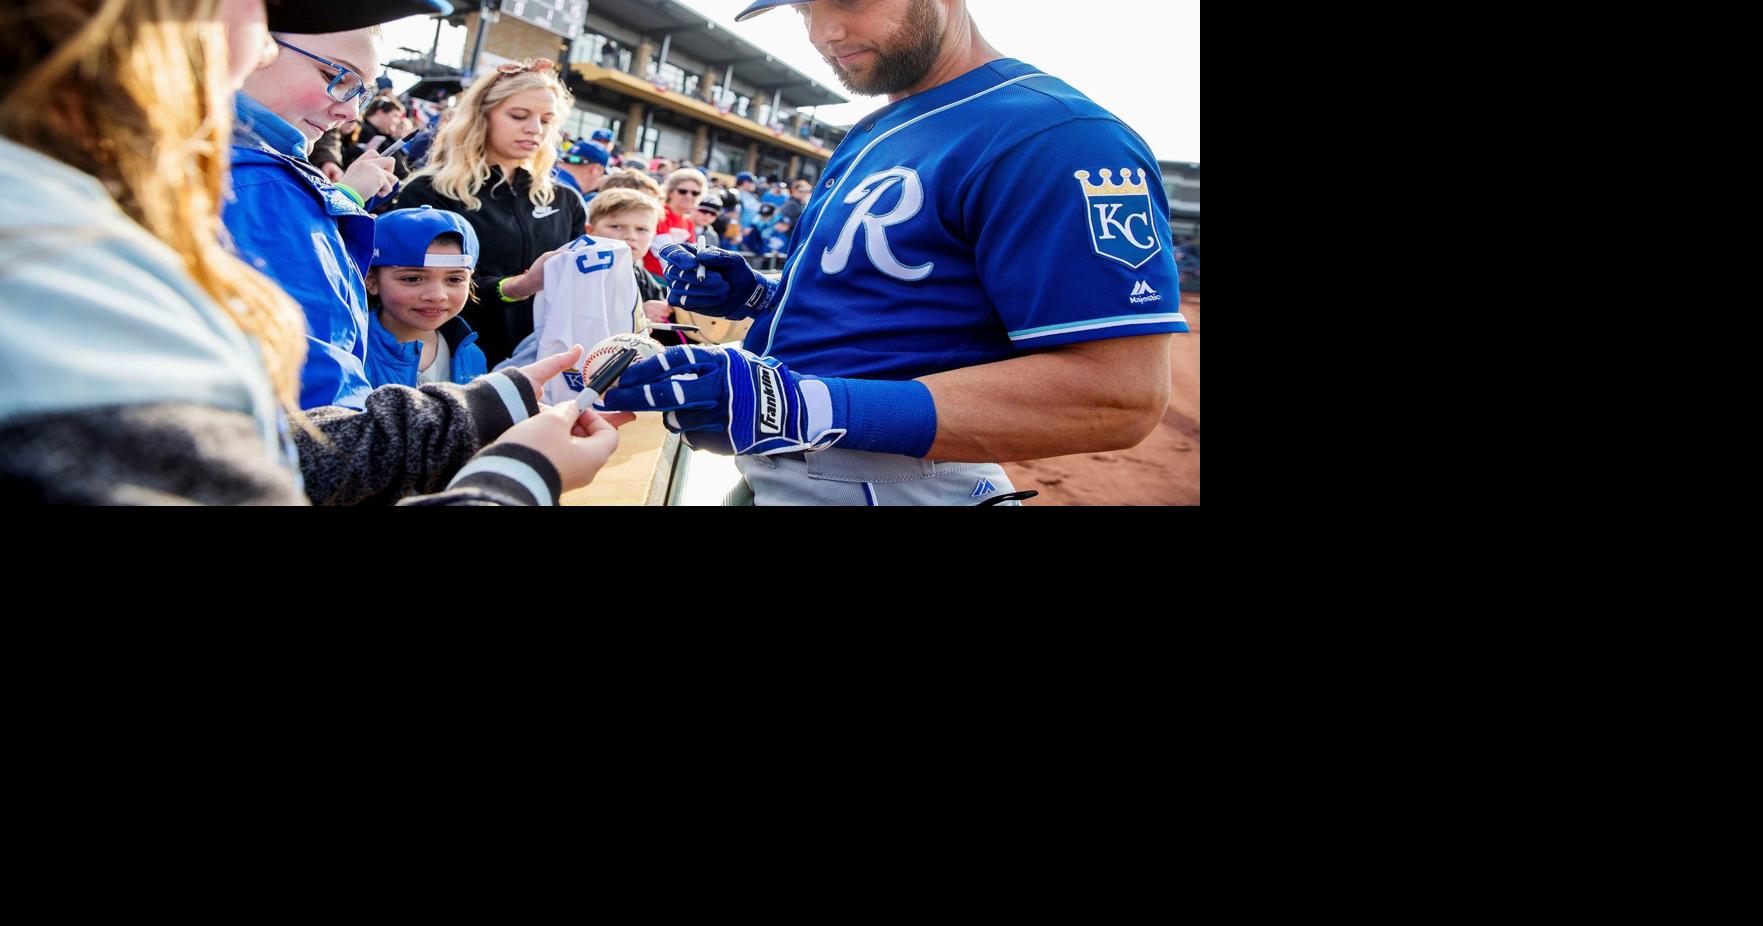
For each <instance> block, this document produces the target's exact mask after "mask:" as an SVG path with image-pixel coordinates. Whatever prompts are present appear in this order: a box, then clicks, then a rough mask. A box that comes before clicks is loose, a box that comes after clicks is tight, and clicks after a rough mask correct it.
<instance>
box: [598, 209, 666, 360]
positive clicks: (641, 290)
mask: <svg viewBox="0 0 1763 926" xmlns="http://www.w3.org/2000/svg"><path fill="white" fill-rule="evenodd" d="M661 209H662V206H661V201H660V200H658V199H656V198H654V197H653V196H650V195H648V194H647V193H643V192H640V191H638V190H628V189H615V190H609V191H607V192H604V193H601V194H600V195H599V196H596V197H594V202H593V203H592V204H591V205H589V206H588V234H590V235H593V236H594V237H596V238H613V239H616V240H618V241H622V242H624V243H625V244H628V245H630V249H631V255H632V257H633V260H632V261H631V263H632V268H633V269H634V270H635V271H636V274H637V298H639V299H641V300H642V301H643V314H644V315H645V316H647V317H648V319H649V321H651V322H666V321H668V320H669V319H671V318H672V317H673V309H671V308H669V307H668V305H667V284H666V283H665V282H663V281H662V280H660V279H657V278H656V277H655V276H654V275H653V274H651V273H650V272H649V271H647V270H644V269H643V263H642V259H641V255H644V254H647V253H649V243H650V242H651V241H654V240H655V227H656V225H657V224H658V223H659V222H660V220H661ZM649 337H651V338H653V339H655V340H656V341H658V342H660V343H662V344H670V345H671V344H684V343H685V341H684V339H682V338H681V337H680V336H679V332H677V331H651V332H649Z"/></svg>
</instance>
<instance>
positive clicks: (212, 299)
mask: <svg viewBox="0 0 1763 926" xmlns="http://www.w3.org/2000/svg"><path fill="white" fill-rule="evenodd" d="M441 6H442V5H441V4H434V3H428V2H408V0H407V2H394V0H377V2H375V0H350V2H348V3H346V4H345V3H332V2H304V3H300V4H293V3H282V4H277V5H276V7H275V11H276V16H275V18H273V19H271V20H270V24H271V25H274V26H275V27H276V28H278V29H288V30H291V31H299V30H301V29H305V30H306V31H313V32H327V31H338V30H345V29H353V28H359V27H361V26H365V25H369V24H371V23H373V22H375V21H376V17H380V18H385V19H392V18H397V17H401V16H405V15H410V14H415V13H425V12H435V11H437V10H438V9H440V7H441ZM0 21H3V22H4V24H5V27H6V28H4V29H0V331H3V332H4V333H5V334H4V337H0V497H3V498H4V499H5V500H6V501H10V502H15V503H16V502H26V503H51V504H55V503H61V504H70V503H72V504H78V503H85V504H153V503H179V504H187V503H211V504H245V503H260V504H265V503H266V504H303V503H305V502H307V501H308V500H312V501H319V502H326V503H355V502H363V501H391V500H394V499H397V498H402V497H404V496H407V495H410V494H412V493H415V492H435V491H439V490H442V489H446V490H447V491H443V492H441V494H439V495H432V496H427V497H424V498H421V499H406V501H409V502H421V503H428V504H523V503H524V504H532V503H545V502H548V501H554V500H555V499H556V497H557V495H558V494H559V493H561V492H562V491H564V490H567V489H569V488H573V487H576V486H580V485H583V484H586V483H587V481H588V480H589V479H591V478H592V477H593V474H594V472H595V471H597V470H598V469H599V467H600V466H601V465H603V464H604V462H605V459H606V457H607V456H609V455H610V454H611V452H612V449H613V448H614V447H616V446H617V435H616V433H614V432H613V431H612V430H611V423H610V420H608V419H601V418H599V417H597V416H595V415H593V413H592V412H591V411H584V412H582V413H580V415H579V416H578V414H577V413H576V411H575V409H574V408H573V407H572V403H565V404H564V405H560V406H557V407H556V408H554V409H552V410H549V411H545V412H540V411H539V408H538V405H537V402H536V389H535V388H534V387H535V385H542V382H543V381H544V380H547V379H549V378H550V377H552V376H555V375H557V374H558V373H559V372H561V370H562V369H564V367H565V365H566V364H567V363H568V362H570V361H571V360H573V359H574V358H575V357H577V356H579V350H580V348H577V349H576V350H574V351H571V352H569V353H568V354H564V355H559V356H557V357H553V358H548V359H546V360H544V361H540V362H538V363H535V364H533V365H531V366H528V367H526V368H523V369H521V370H519V371H511V372H510V373H508V374H491V375H488V376H485V377H483V378H482V379H480V380H478V381H477V382H475V383H473V384H472V385H470V386H464V387H460V386H453V385H450V384H449V385H445V386H427V387H424V388H423V389H421V390H416V389H407V388H404V387H401V386H387V387H385V388H383V389H379V390H375V391H374V393H373V395H372V397H371V398H370V399H369V400H368V402H367V410H366V411H362V412H353V411H348V410H345V409H341V408H335V407H331V408H323V409H318V410H315V411H313V412H311V413H310V414H306V415H302V414H301V413H300V412H299V411H298V407H299V406H298V395H299V388H300V368H301V363H302V361H303V359H304V356H305V351H306V338H305V321H304V319H303V317H302V314H301V310H300V307H299V306H298V305H297V304H296V303H294V301H293V300H291V299H290V298H289V297H288V296H286V295H285V294H284V293H282V292H281V291H280V290H279V289H277V288H276V287H275V286H274V284H272V283H271V282H270V281H269V280H268V279H266V278H265V277H263V276H262V275H260V274H258V273H257V272H256V271H254V270H252V269H251V268H250V267H249V266H247V265H246V264H244V263H243V262H241V261H240V260H239V259H237V258H236V257H234V256H233V255H232V254H231V253H229V252H228V251H227V250H225V248H224V247H223V246H222V244H221V240H222V237H223V235H222V229H221V224H220V207H221V199H222V191H223V189H224V188H225V182H226V178H227V171H228V140H229V138H230V134H231V129H232V125H231V122H232V111H233V109H232V100H231V97H232V92H233V90H234V89H236V88H237V86H239V84H240V83H242V81H243V80H244V78H245V76H246V75H247V74H249V73H250V72H251V71H253V70H254V69H255V68H257V67H259V66H261V65H263V64H265V63H266V62H267V61H269V60H270V59H272V58H273V57H274V56H275V54H276V50H277V46H275V45H273V44H271V43H270V42H269V40H268V34H267V32H266V29H265V8H264V2H263V0H51V2H33V3H30V4H19V3H15V2H11V0H8V2H6V3H4V4H3V5H0ZM623 420H628V419H623ZM515 422H519V423H515ZM492 440H493V441H494V442H493V443H491V441H492ZM485 444H488V446H484V445H485ZM480 447H482V448H483V449H482V451H481V452H478V451H479V448H480ZM474 454H475V455H474ZM449 480H452V481H451V484H449ZM302 487H304V492H303V491H302Z"/></svg>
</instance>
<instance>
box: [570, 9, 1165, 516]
mask: <svg viewBox="0 0 1763 926" xmlns="http://www.w3.org/2000/svg"><path fill="white" fill-rule="evenodd" d="M784 5H789V6H792V7H794V8H795V10H796V12H797V13H798V14H799V15H801V16H802V19H803V23H804V25H805V26H806V28H807V30H808V37H809V40H810V41H811V42H813V44H814V47H815V48H816V50H818V51H819V52H820V53H821V55H822V56H823V57H825V58H826V60H827V62H828V63H829V64H830V65H831V66H832V68H833V70H834V71H835V72H836V73H837V75H838V77H839V80H840V81H841V82H843V83H844V85H845V86H846V87H847V88H849V89H850V90H851V91H852V92H853V93H858V94H870V95H886V96H887V98H888V101H889V102H888V105H887V106H885V107H883V108H882V109H880V110H878V111H877V112H875V113H873V114H871V115H870V116H868V117H867V118H864V119H860V120H858V122H857V123H856V124H855V125H854V126H853V127H852V129H851V131H850V134H849V135H847V136H846V138H845V139H844V141H843V142H842V143H841V144H840V145H839V148H838V150H837V151H835V152H834V153H833V156H832V159H831V161H829V162H828V164H827V166H826V170H825V171H824V172H823V173H822V174H821V177H820V180H819V182H818V183H817V185H816V188H815V191H814V194H813V195H812V196H811V197H810V198H809V201H808V203H807V205H806V206H805V207H804V208H803V210H802V215H801V220H800V222H798V223H797V232H796V236H795V247H794V248H793V250H792V253H791V254H790V257H789V259H788V261H787V262H786V263H785V264H784V268H783V271H782V275H781V277H780V278H779V279H771V278H769V277H764V276H761V275H759V274H756V273H754V271H752V270H751V269H750V268H749V267H748V266H747V264H746V262H745V261H743V260H742V259H741V258H740V257H739V256H738V255H735V254H731V253H728V252H726V251H722V250H718V249H706V250H703V251H696V250H694V249H693V248H691V247H689V246H680V245H676V246H673V247H670V248H669V249H668V250H666V251H664V252H663V253H662V255H661V257H662V258H663V260H665V261H666V262H667V264H668V267H667V278H668V280H669V284H670V286H669V293H668V301H669V302H670V303H671V304H673V305H676V306H681V307H683V308H686V309H688V310H690V311H693V312H702V313H705V314H709V315H717V316H722V317H725V318H730V319H737V320H738V319H743V318H753V319H754V324H753V327H752V329H751V332H750V333H749V334H748V336H747V338H746V340H745V342H744V343H743V345H742V347H743V349H731V348H713V349H709V350H706V349H703V348H698V347H674V348H669V349H668V350H667V351H665V352H664V353H663V354H662V355H660V356H658V357H655V358H651V359H649V360H646V361H644V362H643V363H641V364H638V365H635V366H632V367H631V368H630V369H629V370H628V371H626V372H625V374H624V376H623V377H622V379H621V380H620V382H619V386H618V387H617V388H614V389H612V390H610V391H608V392H607V394H606V397H605V399H604V400H603V405H604V407H606V408H611V409H625V410H629V411H661V412H665V413H666V417H665V419H664V420H665V421H666V423H667V426H668V427H669V428H670V429H672V430H675V431H679V432H682V433H683V435H684V437H685V440H686V441H687V443H689V444H690V445H691V446H692V447H694V448H703V449H708V450H711V451H713V452H718V453H725V454H733V455H735V456H736V460H735V462H736V465H737V467H738V468H739V469H740V471H741V474H742V478H743V479H744V480H745V484H746V487H747V488H749V489H750V490H751V492H752V497H753V500H754V501H755V502H756V503H757V504H834V505H841V504H849V505H881V504H904V505H937V504H987V503H995V502H997V501H1000V500H1005V499H1008V498H1009V497H1010V496H1011V495H1012V486H1011V484H1010V482H1009V480H1008V479H1007V478H1006V476H1005V474H1004V469H1003V467H1002V466H999V465H998V464H999V463H1002V462H1007V461H1012V460H1031V459H1040V458H1044V457H1053V456H1061V455H1064V454H1071V453H1086V452H1094V451H1104V450H1119V449H1124V448H1127V447H1132V446H1134V445H1135V444H1137V443H1139V442H1140V441H1142V440H1143V439H1144V438H1145V437H1146V436H1147V435H1148V434H1150V433H1151V430H1152V429H1153V428H1155V427H1156V426H1157V424H1158V422H1159V421H1160V420H1161V418H1162V415H1163V411H1164V407H1165V405H1166V404H1167V402H1168V397H1169V386H1170V371H1169V348H1170V344H1169V336H1170V335H1171V334H1173V333H1179V332H1184V331H1187V330H1188V327H1187V321H1186V319H1184V318H1183V317H1182V316H1181V314H1180V312H1179V311H1178V310H1179V307H1180V301H1179V300H1180V294H1179V289H1178V286H1177V276H1176V267H1175V261H1174V259H1173V256H1172V254H1173V243H1172V241H1171V237H1170V229H1169V220H1168V215H1169V204H1168V201H1167V198H1166V197H1165V194H1164V191H1163V183H1162V180H1161V177H1160V175H1159V173H1158V170H1157V160H1156V158H1155V156H1154V155H1153V154H1152V153H1151V149H1150V147H1149V146H1148V145H1146V144H1145V142H1144V140H1143V139H1141V138H1140V137H1139V136H1138V134H1137V133H1135V132H1134V131H1133V130H1132V129H1130V128H1128V127H1127V126H1126V125H1125V124H1123V123H1122V122H1121V121H1120V120H1119V119H1117V118H1115V117H1114V116H1113V115H1112V114H1111V113H1109V112H1107V111H1106V110H1104V109H1102V108H1101V107H1100V106H1097V105H1096V104H1095V103H1094V102H1091V101H1090V100H1089V99H1088V98H1086V97H1085V96H1084V95H1083V94H1081V93H1078V92H1077V91H1076V90H1074V89H1072V88H1071V87H1070V86H1069V85H1067V84H1066V83H1065V82H1064V81H1061V80H1059V79H1057V78H1055V77H1051V76H1049V75H1047V74H1044V73H1042V72H1041V71H1040V70H1039V69H1037V68H1035V67H1033V66H1032V65H1029V64H1026V63H1024V62H1022V61H1018V60H1016V59H1014V58H1008V57H1005V56H1004V55H1003V54H1002V53H1001V52H999V51H998V50H997V49H995V48H993V47H992V46H991V45H990V44H989V43H988V42H987V41H986V40H985V38H984V37H983V36H981V35H980V32H979V28H978V26H977V25H976V24H975V23H974V21H973V18H972V16H970V15H969V13H968V10H967V4H966V2H965V0H811V2H806V3H788V4H787V3H786V0H760V2H756V3H752V4H751V5H749V6H748V7H747V8H746V9H745V10H743V11H742V13H741V15H740V16H737V17H736V19H737V20H741V19H745V18H747V17H749V16H754V15H758V14H759V13H761V12H763V11H765V10H766V9H769V8H771V7H775V6H784ZM1115 171H1119V172H1120V173H1119V176H1118V178H1117V177H1116V176H1115ZM737 491H740V490H737ZM733 500H735V501H739V500H741V499H739V498H737V499H733Z"/></svg>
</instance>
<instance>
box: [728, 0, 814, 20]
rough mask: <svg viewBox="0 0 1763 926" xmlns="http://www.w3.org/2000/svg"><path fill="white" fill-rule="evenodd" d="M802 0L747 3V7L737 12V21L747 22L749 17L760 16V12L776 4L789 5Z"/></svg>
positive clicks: (771, 0) (769, 0)
mask: <svg viewBox="0 0 1763 926" xmlns="http://www.w3.org/2000/svg"><path fill="white" fill-rule="evenodd" d="M801 2H802V0H758V2H757V3H749V4H747V8H746V9H744V10H742V11H741V12H739V13H737V14H736V15H735V22H746V21H747V19H748V18H749V17H753V16H758V15H759V14H760V13H763V12H765V11H766V10H769V9H771V8H772V7H774V6H789V5H790V4H792V3H801Z"/></svg>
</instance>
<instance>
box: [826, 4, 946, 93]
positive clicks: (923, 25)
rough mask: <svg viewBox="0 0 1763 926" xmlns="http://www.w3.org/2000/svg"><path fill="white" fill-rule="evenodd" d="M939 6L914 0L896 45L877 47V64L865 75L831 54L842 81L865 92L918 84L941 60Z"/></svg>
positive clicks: (890, 90) (848, 87) (895, 90)
mask: <svg viewBox="0 0 1763 926" xmlns="http://www.w3.org/2000/svg"><path fill="white" fill-rule="evenodd" d="M935 6H936V4H935V3H934V2H933V0H913V3H912V7H911V8H910V9H908V10H907V11H906V22H905V23H903V24H902V25H901V26H900V31H899V32H896V33H895V34H894V39H895V41H896V45H895V47H894V48H891V49H883V48H878V49H876V53H875V58H876V60H875V64H874V66H872V67H871V68H870V69H869V71H868V73H866V74H865V75H864V76H863V77H862V78H857V77H854V76H853V75H852V74H851V73H850V72H849V71H847V70H845V69H844V68H843V67H840V66H839V62H838V60H837V59H835V58H827V59H826V63H827V64H830V65H832V69H833V74H834V75H835V76H836V77H838V79H839V83H841V84H844V85H845V89H846V90H849V91H851V92H852V93H856V94H860V95H862V96H888V95H890V94H895V93H899V92H900V91H902V90H906V89H909V88H911V87H916V86H918V84H919V83H920V82H921V81H923V80H924V76H925V75H926V74H929V73H930V69H931V66H932V65H934V64H936V63H937V52H938V51H939V50H941V48H942V45H943V32H942V29H941V28H939V27H940V26H941V25H942V24H941V23H939V22H938V21H937V11H936V9H935ZM822 57H825V56H824V55H823V56H822Z"/></svg>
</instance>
